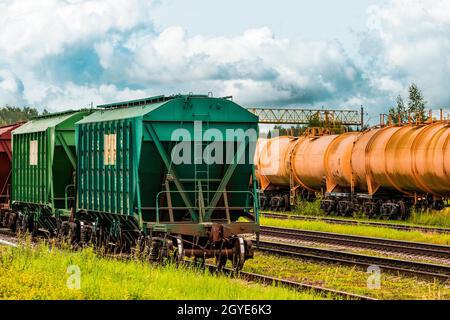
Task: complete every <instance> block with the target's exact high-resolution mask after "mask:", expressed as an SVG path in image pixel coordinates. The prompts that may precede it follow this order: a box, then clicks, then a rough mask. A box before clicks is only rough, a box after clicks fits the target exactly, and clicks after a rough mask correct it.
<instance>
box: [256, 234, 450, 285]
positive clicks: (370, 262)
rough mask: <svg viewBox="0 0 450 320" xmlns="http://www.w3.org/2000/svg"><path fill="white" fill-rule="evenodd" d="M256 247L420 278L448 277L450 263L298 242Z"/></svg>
mask: <svg viewBox="0 0 450 320" xmlns="http://www.w3.org/2000/svg"><path fill="white" fill-rule="evenodd" d="M257 249H258V250H259V251H262V252H267V253H271V254H279V255H284V256H289V257H296V258H302V259H308V260H315V261H320V262H329V263H338V264H345V265H351V266H358V267H364V268H368V267H369V266H378V267H379V268H380V269H381V270H384V271H388V272H394V273H401V274H406V275H412V276H416V277H421V278H428V279H439V280H441V281H449V280H450V266H444V265H438V264H431V263H424V262H416V261H408V260H400V259H392V258H385V257H377V256H370V255H363V254H358V253H350V252H342V251H338V250H330V249H323V248H313V247H308V246H301V245H292V244H286V243H279V242H268V241H259V243H258V244H257Z"/></svg>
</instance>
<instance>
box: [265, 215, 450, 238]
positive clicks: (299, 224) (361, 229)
mask: <svg viewBox="0 0 450 320" xmlns="http://www.w3.org/2000/svg"><path fill="white" fill-rule="evenodd" d="M260 223H261V225H265V226H275V227H281V228H294V229H306V230H314V231H323V232H334V233H342V234H353V235H360V236H367V237H376V238H387V239H394V240H404V241H415V242H427V243H435V244H443V245H450V234H439V233H425V232H419V231H402V230H395V229H389V228H379V227H371V226H359V225H357V226H352V225H339V224H332V223H326V222H322V221H305V220H280V219H273V218H265V217H261V218H260Z"/></svg>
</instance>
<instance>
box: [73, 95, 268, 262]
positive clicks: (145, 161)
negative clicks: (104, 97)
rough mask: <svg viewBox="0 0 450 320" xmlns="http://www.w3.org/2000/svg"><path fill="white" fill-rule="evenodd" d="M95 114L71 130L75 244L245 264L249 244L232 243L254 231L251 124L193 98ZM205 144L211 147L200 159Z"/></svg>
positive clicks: (219, 103) (235, 108) (228, 108)
mask: <svg viewBox="0 0 450 320" xmlns="http://www.w3.org/2000/svg"><path fill="white" fill-rule="evenodd" d="M98 108H99V109H102V110H99V111H96V112H94V113H93V114H91V115H90V116H88V117H85V118H84V119H82V120H81V121H79V122H78V123H77V124H76V132H77V133H76V135H77V154H78V158H77V170H78V171H77V212H78V213H77V215H78V218H79V220H80V221H82V222H83V226H82V228H81V235H80V236H81V238H82V239H84V238H91V237H94V238H95V241H96V242H111V241H113V242H114V241H116V242H120V243H122V244H124V245H125V246H126V245H129V244H130V243H132V242H133V241H136V239H138V241H139V243H141V244H143V245H144V246H149V247H150V251H151V256H152V258H153V259H160V258H163V257H164V255H165V254H166V253H167V250H168V249H170V248H171V247H172V246H174V247H175V248H176V249H177V252H178V253H177V255H178V258H180V257H181V256H183V255H189V256H195V257H197V258H205V257H216V259H218V261H219V263H222V264H223V263H224V262H226V260H227V257H229V258H232V259H233V261H234V262H233V263H234V265H235V267H239V265H242V264H243V262H244V261H245V259H247V258H249V257H251V256H252V250H251V242H250V241H246V240H244V239H243V238H242V237H241V236H240V235H242V234H246V233H254V232H258V230H259V229H258V228H259V225H258V221H257V219H258V218H257V217H258V211H257V210H258V203H257V197H256V196H255V191H256V180H255V179H253V181H255V187H254V188H253V190H252V191H249V189H248V185H249V181H250V179H251V177H252V175H254V166H253V164H252V161H249V159H253V156H254V145H255V144H256V138H257V133H258V119H257V117H256V116H254V115H253V114H251V113H250V112H248V111H247V110H246V109H244V108H242V107H241V106H239V105H237V104H236V103H234V102H232V101H230V100H228V99H224V98H211V97H208V96H202V95H186V96H183V95H178V96H171V97H164V96H159V97H153V98H148V99H142V100H135V101H127V102H122V103H115V104H110V105H103V106H98ZM230 131H231V132H237V133H241V134H242V133H243V135H239V134H237V135H236V136H234V135H231V136H229V135H227V133H228V132H230ZM251 132H254V133H255V136H252V137H250V136H251V135H249V136H248V137H247V138H245V136H246V134H247V133H251ZM213 136H215V138H213ZM217 137H219V138H217ZM180 140H183V142H180ZM191 140H192V141H191ZM252 140H253V141H252ZM213 141H214V142H213ZM252 144H253V146H252ZM183 146H184V147H185V149H183ZM213 146H215V147H217V148H218V149H217V150H216V151H215V152H208V151H210V150H211V148H212V147H213ZM219 149H220V150H219ZM180 150H182V151H180ZM216 152H221V153H222V154H220V153H216ZM177 155H178V156H179V159H175V158H176V156H177ZM206 155H209V156H213V157H215V159H216V160H215V161H212V160H211V159H207V156H206ZM219 158H220V161H217V159H219ZM227 159H231V160H232V161H231V162H229V161H227ZM242 159H244V161H236V160H242ZM242 220H244V221H242ZM218 255H219V256H218ZM220 261H222V262H220Z"/></svg>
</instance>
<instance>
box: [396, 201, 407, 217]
mask: <svg viewBox="0 0 450 320" xmlns="http://www.w3.org/2000/svg"><path fill="white" fill-rule="evenodd" d="M398 207H399V213H398V215H399V216H400V219H402V220H405V219H406V218H407V215H408V210H407V208H406V204H405V202H403V201H402V200H400V201H399V202H398Z"/></svg>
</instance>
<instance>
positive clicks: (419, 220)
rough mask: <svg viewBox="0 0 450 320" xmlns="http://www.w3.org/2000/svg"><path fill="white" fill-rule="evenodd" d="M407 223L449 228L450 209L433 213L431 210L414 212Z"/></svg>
mask: <svg viewBox="0 0 450 320" xmlns="http://www.w3.org/2000/svg"><path fill="white" fill-rule="evenodd" d="M407 221H408V222H411V223H414V224H419V225H428V226H437V227H442V228H449V227H450V208H448V207H447V208H445V209H444V210H441V211H431V210H430V211H426V212H418V211H413V212H412V213H411V216H410V218H409V219H408V220H407Z"/></svg>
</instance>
